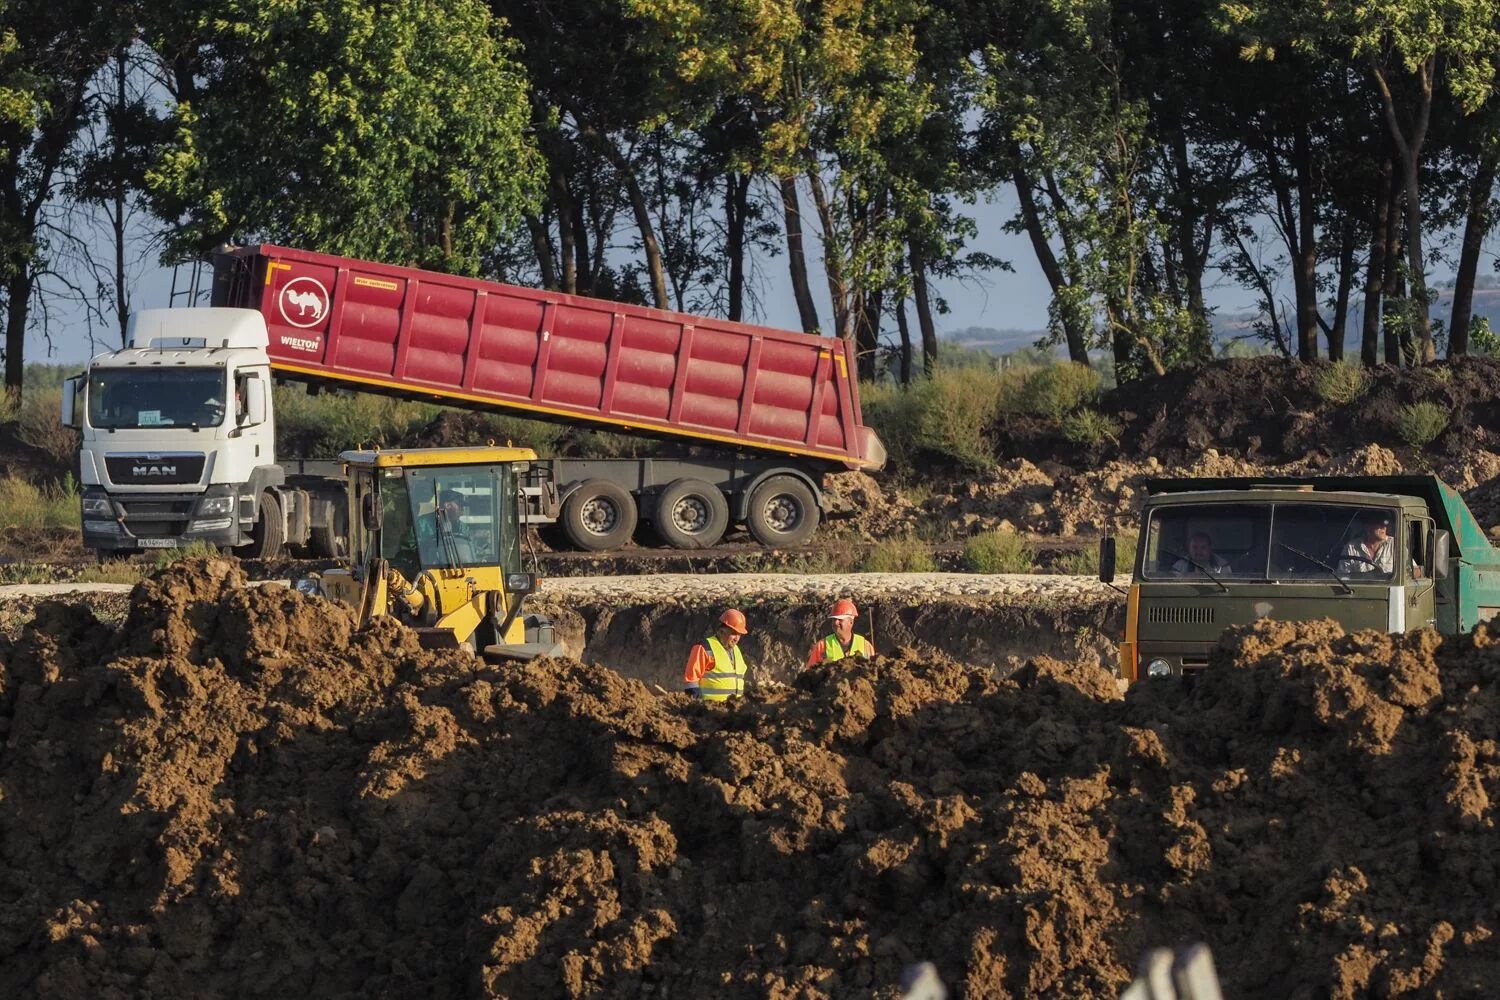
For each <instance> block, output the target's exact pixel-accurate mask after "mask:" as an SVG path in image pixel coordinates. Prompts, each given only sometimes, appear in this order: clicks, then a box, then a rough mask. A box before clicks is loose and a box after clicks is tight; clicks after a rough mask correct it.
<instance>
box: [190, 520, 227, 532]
mask: <svg viewBox="0 0 1500 1000" xmlns="http://www.w3.org/2000/svg"><path fill="white" fill-rule="evenodd" d="M232 524H234V518H232V517H212V518H209V519H208V520H206V521H194V522H193V527H192V528H191V530H192V531H223V530H225V529H226V528H228V527H229V526H230V525H232Z"/></svg>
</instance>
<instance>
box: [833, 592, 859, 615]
mask: <svg viewBox="0 0 1500 1000" xmlns="http://www.w3.org/2000/svg"><path fill="white" fill-rule="evenodd" d="M828 617H829V618H858V617H859V609H858V608H856V607H855V606H854V602H853V601H851V600H849V598H847V597H840V598H839V599H838V600H837V601H836V602H834V605H833V610H832V611H830V612H828Z"/></svg>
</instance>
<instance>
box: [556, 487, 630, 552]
mask: <svg viewBox="0 0 1500 1000" xmlns="http://www.w3.org/2000/svg"><path fill="white" fill-rule="evenodd" d="M637 519H638V514H637V511H636V506H635V497H633V496H631V495H630V492H629V491H628V490H626V489H625V488H624V487H622V486H617V485H615V484H614V483H612V482H610V481H609V480H607V479H590V480H587V481H586V482H584V484H583V485H581V486H579V487H578V488H577V489H576V490H574V491H573V492H572V493H571V494H569V495H568V499H567V500H565V501H564V502H563V507H562V526H563V531H564V532H566V533H567V536H568V540H569V541H571V542H572V543H573V544H574V545H576V546H578V547H579V548H580V549H583V550H585V551H587V552H604V551H606V550H608V549H618V548H620V547H621V546H623V545H624V544H625V543H626V542H627V541H629V540H630V536H631V535H633V534H635V525H636V521H637Z"/></svg>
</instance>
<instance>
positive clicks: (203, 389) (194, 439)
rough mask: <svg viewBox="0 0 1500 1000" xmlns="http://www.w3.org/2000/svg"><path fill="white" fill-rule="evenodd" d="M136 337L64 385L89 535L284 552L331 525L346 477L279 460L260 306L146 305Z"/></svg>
mask: <svg viewBox="0 0 1500 1000" xmlns="http://www.w3.org/2000/svg"><path fill="white" fill-rule="evenodd" d="M128 341H129V346H128V347H125V348H123V349H122V350H118V351H111V352H108V353H104V354H100V355H97V356H95V357H94V358H93V359H92V360H91V361H90V362H89V366H88V370H87V372H86V373H85V374H83V375H80V376H76V377H74V378H72V379H69V380H68V381H67V383H65V385H64V390H63V404H62V411H63V412H62V419H63V423H65V424H67V425H69V426H72V427H76V428H78V430H79V431H80V433H81V435H82V443H81V450H80V457H79V466H80V470H79V471H80V478H81V482H82V485H83V499H82V505H83V541H84V545H85V546H87V547H89V548H93V549H95V550H97V551H99V553H100V554H101V555H105V554H108V553H111V552H114V553H120V554H124V553H128V552H131V551H135V550H138V549H151V548H173V547H176V546H181V545H188V544H190V543H192V542H195V541H196V542H203V543H206V544H209V545H214V546H218V547H220V548H223V549H229V548H235V549H238V550H239V551H240V553H241V554H242V555H247V556H252V557H261V558H271V557H274V556H275V555H277V554H278V553H279V551H280V549H281V546H282V544H283V543H284V542H298V543H300V542H305V541H306V540H307V539H308V537H309V533H310V530H311V529H312V528H314V527H316V526H318V525H322V526H325V527H331V524H332V521H333V516H332V511H331V510H329V509H327V507H328V504H329V503H341V502H342V496H341V490H338V489H337V484H336V483H333V482H330V483H329V484H328V485H327V487H323V488H315V489H314V490H312V491H311V492H309V491H308V490H307V489H305V488H294V487H289V486H288V482H287V480H288V476H287V470H285V469H283V468H282V467H281V466H280V465H278V464H277V462H276V427H275V419H274V416H273V414H272V407H271V369H270V360H269V358H268V357H267V354H266V345H267V343H268V337H267V332H266V323H265V320H264V318H262V316H261V315H260V313H258V312H255V311H253V310H250V309H225V308H192V309H148V310H143V311H141V312H138V313H136V314H135V315H133V316H132V317H131V318H130V324H129V327H128ZM298 471H302V470H298ZM323 471H324V472H325V473H327V474H330V475H333V474H336V472H337V469H336V466H333V467H331V468H329V469H327V470H323ZM315 507H319V508H320V509H319V510H318V511H317V513H318V514H319V515H320V517H319V518H318V519H317V520H316V522H315V521H314V518H313V514H314V508H315ZM319 547H320V548H322V547H323V546H319ZM329 554H332V553H329Z"/></svg>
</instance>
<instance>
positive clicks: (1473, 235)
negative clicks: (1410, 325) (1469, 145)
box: [1448, 152, 1496, 358]
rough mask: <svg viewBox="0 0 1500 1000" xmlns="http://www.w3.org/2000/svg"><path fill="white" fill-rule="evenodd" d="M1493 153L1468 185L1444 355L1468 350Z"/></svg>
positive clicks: (1486, 228) (1486, 226) (1453, 355)
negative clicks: (1461, 244) (1451, 312)
mask: <svg viewBox="0 0 1500 1000" xmlns="http://www.w3.org/2000/svg"><path fill="white" fill-rule="evenodd" d="M1495 169H1496V154H1495V153H1494V152H1486V153H1485V154H1484V156H1483V157H1481V158H1480V160H1479V169H1478V170H1477V171H1475V173H1474V180H1473V181H1472V182H1471V183H1470V185H1469V208H1468V212H1467V213H1466V215H1465V218H1464V244H1463V250H1462V252H1461V253H1460V254H1459V258H1458V275H1457V278H1456V279H1455V281H1454V284H1453V317H1452V319H1451V320H1450V321H1449V324H1448V356H1449V357H1450V358H1459V357H1463V356H1464V355H1465V354H1468V353H1469V321H1470V318H1471V317H1472V315H1473V313H1474V277H1475V274H1476V272H1477V271H1478V270H1479V253H1480V250H1481V249H1482V248H1483V246H1484V238H1485V237H1486V236H1487V235H1489V231H1490V223H1491V221H1492V214H1491V212H1490V196H1491V195H1492V194H1493V193H1494V188H1495Z"/></svg>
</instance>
